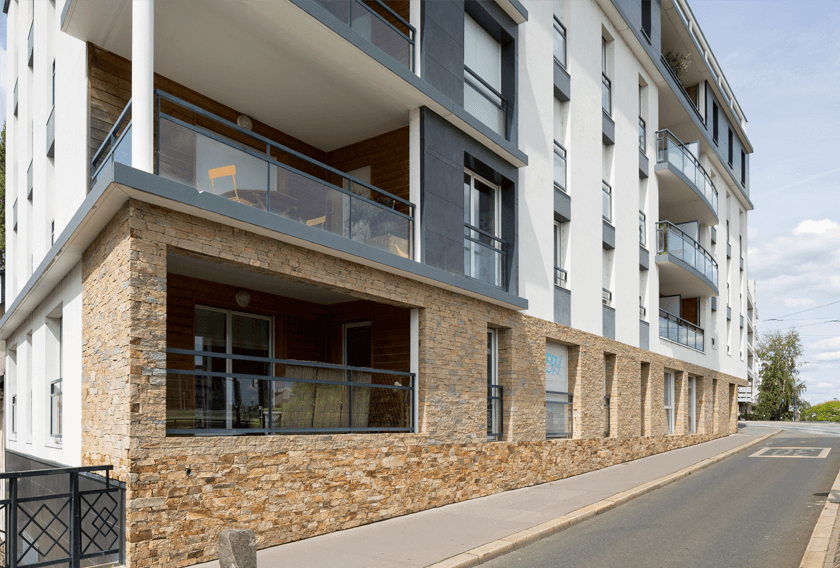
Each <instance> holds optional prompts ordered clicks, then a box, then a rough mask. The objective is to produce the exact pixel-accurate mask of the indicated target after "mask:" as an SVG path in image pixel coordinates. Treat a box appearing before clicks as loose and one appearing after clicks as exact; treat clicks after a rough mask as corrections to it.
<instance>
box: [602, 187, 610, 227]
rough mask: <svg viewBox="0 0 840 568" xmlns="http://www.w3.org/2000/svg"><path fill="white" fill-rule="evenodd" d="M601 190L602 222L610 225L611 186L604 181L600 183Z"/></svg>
mask: <svg viewBox="0 0 840 568" xmlns="http://www.w3.org/2000/svg"><path fill="white" fill-rule="evenodd" d="M601 189H602V211H601V214H602V215H603V217H604V221H607V222H609V223H612V186H611V185H610V184H608V183H607V182H606V181H603V180H602V181H601Z"/></svg>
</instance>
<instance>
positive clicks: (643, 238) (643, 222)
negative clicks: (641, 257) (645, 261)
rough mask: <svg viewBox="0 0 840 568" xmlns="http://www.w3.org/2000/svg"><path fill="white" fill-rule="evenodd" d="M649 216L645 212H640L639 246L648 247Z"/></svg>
mask: <svg viewBox="0 0 840 568" xmlns="http://www.w3.org/2000/svg"><path fill="white" fill-rule="evenodd" d="M646 233H647V216H646V215H645V212H644V211H642V210H639V244H640V245H642V246H643V247H647V234H646Z"/></svg>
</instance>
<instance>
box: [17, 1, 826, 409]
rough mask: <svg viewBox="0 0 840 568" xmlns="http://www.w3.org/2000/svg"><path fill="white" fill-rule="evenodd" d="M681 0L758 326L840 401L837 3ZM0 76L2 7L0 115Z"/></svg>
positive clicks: (812, 390) (812, 389) (812, 386)
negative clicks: (725, 113)
mask: <svg viewBox="0 0 840 568" xmlns="http://www.w3.org/2000/svg"><path fill="white" fill-rule="evenodd" d="M689 2H690V5H691V8H692V11H693V12H694V15H695V16H696V17H697V20H698V21H699V23H700V27H701V28H702V30H703V33H704V34H705V36H706V39H707V40H708V42H709V45H710V46H711V48H712V50H713V51H714V53H715V56H716V57H717V59H718V62H719V63H720V65H721V67H722V69H723V72H724V74H725V75H726V78H727V80H728V81H729V84H730V86H731V87H732V89H733V91H734V93H735V97H736V98H737V99H738V102H739V103H740V104H741V108H742V109H743V111H744V113H745V114H746V116H747V120H748V121H749V123H748V126H747V128H748V135H749V137H750V140H751V142H752V144H753V146H754V148H755V153H754V154H753V156H752V158H751V162H750V173H751V178H750V182H751V187H750V193H751V195H750V197H751V199H752V201H753V203H754V204H755V211H753V212H752V213H750V215H749V217H748V219H749V277H750V278H751V279H755V280H756V281H757V283H756V285H757V289H758V293H757V302H758V310H759V316H760V323H759V328H758V329H759V333H761V331H763V330H770V329H786V328H789V327H791V326H797V327H799V329H800V333H801V335H802V340H803V343H804V345H805V360H806V361H807V365H805V366H804V368H803V369H802V377H803V379H804V380H805V382H806V384H807V387H808V390H807V393H806V395H805V397H806V400H808V401H809V402H812V403H817V402H821V401H823V400H827V399H831V398H835V397H838V398H840V323H823V322H825V321H828V320H833V319H836V320H840V111H838V109H840V33H837V30H838V29H840V2H838V1H837V0H821V1H812V0H800V1H797V2H789V1H788V0H783V1H767V0H689ZM5 76H6V17H5V15H3V14H0V77H2V78H3V80H2V81H0V120H5V111H6V104H5V100H6V93H5ZM826 304H831V305H828V306H825V305H826ZM819 306H825V307H819ZM811 308H816V309H811ZM801 310H808V311H805V312H803V313H800V314H794V315H791V316H790V317H783V316H788V315H789V314H793V313H794V312H800V311H801ZM772 319H779V320H781V321H770V320H772Z"/></svg>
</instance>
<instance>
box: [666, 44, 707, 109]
mask: <svg viewBox="0 0 840 568" xmlns="http://www.w3.org/2000/svg"><path fill="white" fill-rule="evenodd" d="M660 59H661V61H662V64H663V65H664V66H665V69H667V70H668V73H669V74H670V75H671V78H672V79H673V80H674V82H675V83H676V84H677V86H678V87H679V88H680V91H682V94H683V96H684V97H685V99H686V100H687V101H688V103H689V105H690V106H691V109H692V110H693V111H694V114H696V115H697V118H699V119H700V122H702V123H703V124H706V119H704V118H703V115H702V114H700V110H699V109H698V108H697V103H695V102H694V99H692V98H691V95H689V94H688V91H686V90H685V87H683V84H682V83H681V82H680V79H679V77H677V74H676V73H674V70H673V69H671V66H670V65H669V64H668V60H667V59H665V56H664V55H662V56H661V57H660Z"/></svg>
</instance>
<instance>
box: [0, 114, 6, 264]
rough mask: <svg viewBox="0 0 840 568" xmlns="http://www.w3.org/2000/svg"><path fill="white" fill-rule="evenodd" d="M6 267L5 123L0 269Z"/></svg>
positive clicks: (0, 148) (0, 141)
mask: <svg viewBox="0 0 840 568" xmlns="http://www.w3.org/2000/svg"><path fill="white" fill-rule="evenodd" d="M5 268H6V123H5V122H4V123H3V132H2V133H0V269H3V270H5Z"/></svg>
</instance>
